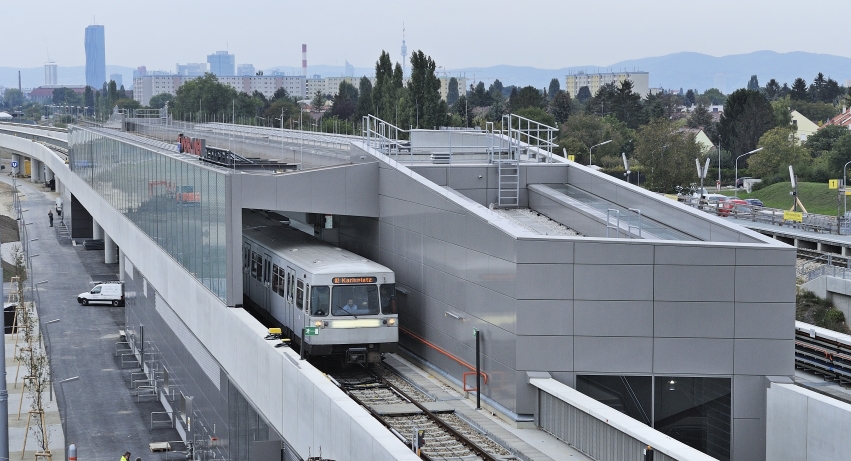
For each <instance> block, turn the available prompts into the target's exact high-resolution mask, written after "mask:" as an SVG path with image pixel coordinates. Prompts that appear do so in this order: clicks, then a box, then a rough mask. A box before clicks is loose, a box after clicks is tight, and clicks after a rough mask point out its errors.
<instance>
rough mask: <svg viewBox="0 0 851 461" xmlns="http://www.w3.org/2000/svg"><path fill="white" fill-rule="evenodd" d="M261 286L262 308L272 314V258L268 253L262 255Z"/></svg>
mask: <svg viewBox="0 0 851 461" xmlns="http://www.w3.org/2000/svg"><path fill="white" fill-rule="evenodd" d="M262 280H263V286H262V287H261V292H262V293H263V294H262V297H263V307H264V308H265V309H266V310H267V311H268V312H269V313H271V312H272V289H271V286H272V257H271V256H269V253H263V277H262Z"/></svg>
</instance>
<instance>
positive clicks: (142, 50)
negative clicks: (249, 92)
mask: <svg viewBox="0 0 851 461" xmlns="http://www.w3.org/2000/svg"><path fill="white" fill-rule="evenodd" d="M6 1H8V2H9V3H8V4H6V5H5V8H3V21H2V23H3V35H4V36H5V37H7V38H6V39H4V43H3V45H1V46H0V67H20V68H28V67H40V66H42V65H43V64H44V62H46V61H47V60H48V50H49V57H50V59H51V60H53V61H55V62H56V63H58V64H59V65H60V66H63V67H64V66H80V65H84V64H85V52H84V47H83V41H84V30H85V28H86V26H88V25H90V24H93V23H96V24H102V25H104V26H105V35H106V61H107V64H108V65H120V66H128V67H137V66H141V65H144V66H146V67H147V68H148V70H166V71H174V69H175V64H176V63H187V62H206V56H207V55H208V54H212V53H213V52H215V51H217V50H228V51H230V52H231V53H233V54H235V55H236V62H237V64H242V63H250V64H254V66H255V68H256V69H265V68H269V67H273V66H291V67H293V68H298V67H300V66H301V44H302V43H306V44H307V50H308V58H307V59H308V66H310V65H313V64H323V65H338V66H342V65H343V64H344V62H345V61H348V62H349V63H351V64H353V65H354V66H355V67H373V66H374V64H375V61H376V60H377V59H378V56H379V55H380V53H381V51H382V50H387V51H388V52H389V53H390V55H391V57H392V58H393V60H394V61H401V56H400V46H401V42H402V25H403V23H404V25H405V39H406V41H407V45H408V53H409V55H410V53H411V52H412V51H414V50H418V49H421V50H422V51H423V52H424V53H425V54H427V55H430V56H431V57H432V58H433V59H434V60H435V62H436V63H437V65H438V66H442V67H443V68H444V70H448V71H451V70H452V69H459V68H465V67H487V66H493V65H499V64H506V65H515V66H531V67H537V68H541V69H558V68H563V67H569V66H585V65H589V66H592V65H593V66H608V65H610V64H614V63H616V62H619V61H622V60H627V59H638V58H644V57H651V56H662V55H666V54H670V53H676V52H681V51H693V52H699V53H705V54H709V55H712V56H724V55H730V54H742V53H749V52H752V51H759V50H772V51H777V52H781V53H782V52H789V51H808V52H814V53H824V54H834V55H839V56H846V57H851V47H849V46H848V31H847V27H848V26H847V25H845V26H841V25H840V23H841V21H840V23H837V21H835V19H836V18H837V16H831V15H830V14H825V12H826V11H834V12H835V13H837V14H846V13H847V11H848V9H847V3H846V1H844V0H843V1H840V0H826V1H822V2H819V3H817V4H815V3H814V4H812V5H808V4H807V3H806V2H804V3H802V2H800V1H799V0H795V1H790V0H774V1H770V2H769V1H767V0H750V1H742V0H715V1H705V0H680V1H669V0H667V1H666V0H644V1H633V0H630V1H625V0H609V1H606V2H599V1H582V2H578V1H570V0H525V1H517V0H514V1H504V0H490V1H478V0H472V1H464V2H462V1H458V0H428V1H408V0H397V1H390V0H387V1H385V0H360V1H351V0H347V1H338V0H320V1H316V0H314V1H292V0H240V1H237V0H204V1H198V0H145V1H142V2H139V1H130V2H123V1H119V2H116V1H114V0H76V1H74V2H68V0H41V1H39V2H38V3H27V2H22V1H12V0H5V1H4V3H6ZM831 18H833V19H831ZM843 28H844V30H843ZM9 37H15V38H14V39H11V40H10V39H9Z"/></svg>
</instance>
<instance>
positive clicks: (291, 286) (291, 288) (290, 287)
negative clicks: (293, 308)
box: [287, 267, 295, 302]
mask: <svg viewBox="0 0 851 461" xmlns="http://www.w3.org/2000/svg"><path fill="white" fill-rule="evenodd" d="M287 270H288V271H289V273H288V274H287V278H288V279H289V281H288V282H287V293H288V294H287V300H288V301H289V302H293V301H295V300H294V299H293V298H295V272H294V271H293V270H292V269H290V268H289V267H288V268H287Z"/></svg>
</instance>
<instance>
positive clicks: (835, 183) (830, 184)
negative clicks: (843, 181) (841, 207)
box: [827, 179, 839, 189]
mask: <svg viewBox="0 0 851 461" xmlns="http://www.w3.org/2000/svg"><path fill="white" fill-rule="evenodd" d="M827 188H828V189H839V180H838V179H828V180H827Z"/></svg>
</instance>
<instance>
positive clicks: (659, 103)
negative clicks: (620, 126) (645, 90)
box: [643, 93, 682, 120]
mask: <svg viewBox="0 0 851 461" xmlns="http://www.w3.org/2000/svg"><path fill="white" fill-rule="evenodd" d="M643 105H644V120H649V119H651V118H660V117H661V118H667V119H673V118H674V117H676V116H678V115H679V112H680V107H681V106H682V104H681V99H680V97H679V96H677V95H675V94H671V93H656V94H648V95H647V98H646V99H645V100H644V103H643Z"/></svg>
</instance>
